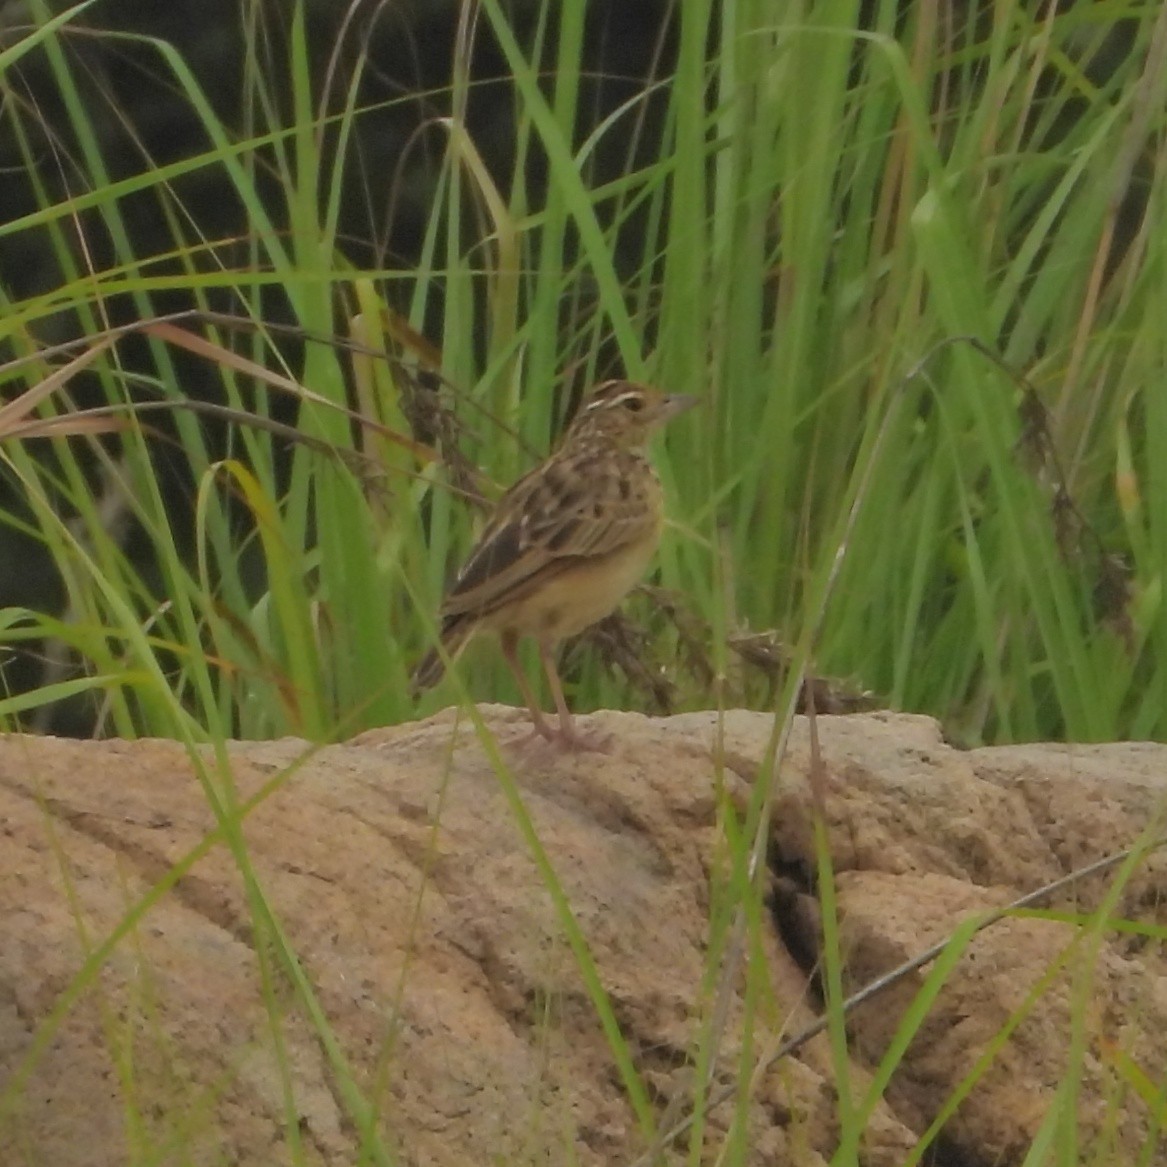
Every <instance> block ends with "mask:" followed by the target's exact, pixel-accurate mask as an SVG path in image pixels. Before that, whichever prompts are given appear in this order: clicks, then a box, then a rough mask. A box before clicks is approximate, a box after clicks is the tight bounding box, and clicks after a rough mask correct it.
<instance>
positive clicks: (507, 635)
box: [500, 630, 556, 742]
mask: <svg viewBox="0 0 1167 1167" xmlns="http://www.w3.org/2000/svg"><path fill="white" fill-rule="evenodd" d="M500 639H501V641H502V658H503V660H505V661H506V663H507V668H509V669H510V670H511V673H512V675H513V676H514V678H515V682H516V683H517V684H518V686H519V692H520V693H522V695H523V700H524V701H526V703H527V708H528V709H529V710H530V711H531V720H532V721H533V722H534V723H535V733H536V734H538V735H539V736H540V737H544V738H546V739H547V740H548V741H549V742H553V741H555V740H556V738H555V730H553V729H552V728H551V723H550V722H549V721H548V720H547V718H546V717H544V716H543V710H542V709H540V708H539V702H538V701H536V700H535V694H534V691H533V690H532V689H531V685H530V682H529V681H528V680H527V678H526V676H525V675H524V673H523V669H522V666H521V665H520V664H519V654H518V646H519V637H518V635H517V633H514V632H511V631H509V630H508V631H506V632H504V633H503V634H502V636H501V637H500ZM553 687H554V686H553Z"/></svg>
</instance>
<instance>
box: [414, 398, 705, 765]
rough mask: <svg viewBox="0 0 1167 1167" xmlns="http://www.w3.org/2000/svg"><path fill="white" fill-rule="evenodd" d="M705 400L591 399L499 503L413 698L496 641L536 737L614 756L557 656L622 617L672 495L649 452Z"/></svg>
mask: <svg viewBox="0 0 1167 1167" xmlns="http://www.w3.org/2000/svg"><path fill="white" fill-rule="evenodd" d="M696 401H697V398H696V397H691V396H687V395H684V394H677V393H666V392H664V391H663V390H661V389H658V388H655V387H654V386H651V385H644V384H639V383H636V382H633V381H623V380H614V381H605V382H604V383H603V384H601V385H599V386H597V387H596V388H595V389H593V390H592V392H591V393H590V394H589V395H588V396H587V397H586V399H585V400H584V402H583V404H582V405H581V406H580V408H579V410H578V411H577V412H576V415H575V417H574V418H573V420H572V422H571V424H570V425H569V426H568V429H567V433H566V435H565V436H564V438H563V441H562V442H561V443H560V445H559V447H558V448H557V449H556V450H555V451H554V452H553V453H552V454H551V455H550V456H549V457H548V458H547V459H546V460H545V461H544V462H542V463H540V464H539V465H538V466H536V467H535V468H534V469H533V470H531V471H529V472H528V473H527V474H525V475H524V476H523V477H522V478H520V479H519V480H518V481H517V482H515V483H514V485H513V486H511V487H510V489H509V490H507V491H506V492H505V493H504V494H503V495H502V497H501V498H500V499H499V501H498V503H497V505H496V506H495V508H494V511H493V512H492V514H491V517H490V519H489V521H488V522H487V524H486V527H485V528H484V529H483V531H482V534H481V536H480V537H479V539H478V541H477V543H476V544H475V546H474V548H473V549H472V550H471V552H470V554H469V556H468V557H467V558H466V561H465V563H464V565H463V566H462V569H461V570H460V571H459V572H458V574H457V576H456V577H455V579H454V583H453V584H452V586H451V587H450V589H449V590H448V591H447V593H446V596H445V599H444V600H443V602H442V605H441V609H440V611H439V613H438V639H439V642H440V645H441V648H440V649H439V648H436V647H435V648H434V649H432V650H431V651H430V652H429V653H428V654H427V655H426V656H425V657H424V658H423V659H422V660H421V662H420V663H419V664H418V665H417V667H416V668H415V670H414V672H413V677H412V682H411V688H412V689H413V691H414V693H415V694H417V693H420V692H421V691H422V690H423V689H427V688H429V687H430V686H431V685H434V684H436V683H437V682H438V680H440V678H441V676H442V673H443V672H444V671H445V665H446V662H447V661H453V660H455V659H457V657H458V656H459V654H460V653H461V652H462V650H463V649H464V648H465V647H466V645H467V644H468V643H469V642H470V640H471V639H472V638H473V637H474V636H475V635H476V634H478V633H480V632H495V633H497V634H498V636H499V641H500V646H501V649H502V655H503V659H504V660H505V661H506V664H507V667H508V668H509V669H510V671H511V673H512V674H513V676H514V678H515V681H516V682H517V684H518V687H519V691H520V692H521V693H522V695H523V700H524V701H525V702H526V705H527V708H528V709H529V710H530V713H531V720H532V722H533V732H532V734H531V737H532V738H535V737H542V738H544V739H546V740H547V741H549V742H552V743H556V744H558V745H560V746H562V747H565V748H567V749H572V750H581V749H603V748H605V747H604V743H602V742H600V741H598V740H597V739H593V738H592V737H590V736H588V735H585V734H583V733H581V732H580V731H579V730H578V729H577V728H576V725H575V722H574V720H573V718H572V715H571V710H570V709H569V708H568V706H567V701H566V700H565V698H564V696H563V685H562V683H561V681H560V679H559V672H558V670H557V668H556V665H555V649H556V646H557V645H558V644H559V643H560V642H561V641H563V640H565V639H566V638H567V637H569V636H575V635H576V634H577V633H580V632H582V631H583V630H584V629H585V628H588V627H590V626H591V625H592V624H594V623H596V621H598V620H601V619H603V617H605V616H607V615H608V614H609V613H610V612H612V611H614V610H615V608H616V607H617V606H618V605H619V603H620V601H621V600H623V599H624V597H625V596H626V595H627V594H628V592H629V591H631V590H632V588H633V587H634V586H635V585H636V583H637V582H638V581H639V580H640V578H641V577H642V576H643V575H644V573H645V571H646V570H647V569H648V565H649V563H650V561H651V560H652V557H653V555H654V554H655V552H656V548H657V544H658V543H659V542H660V536H661V531H662V529H663V527H664V492H663V490H662V489H661V484H660V479H659V478H658V477H657V473H656V470H655V469H654V468H653V465H652V463H651V461H649V457H648V452H647V444H648V441H649V439H650V438H651V437H652V435H653V434H654V433H655V432H656V431H657V430H659V429H660V428H661V427H662V426H663V425H664V424H665V423H666V422H667V421H669V420H670V419H671V418H673V417H675V416H676V415H677V414H679V413H682V412H683V411H684V410H686V409H689V408H690V407H691V406H693V405H694V404H696ZM525 636H528V637H532V638H533V639H534V640H535V642H536V644H537V645H538V649H539V659H540V661H541V663H542V666H543V670H544V672H545V673H546V674H547V681H548V683H549V685H550V687H551V694H552V697H553V698H554V700H555V709H556V713H557V715H558V727H555V726H553V725H552V724H551V722H550V721H549V720H548V718H547V717H546V715H545V714H544V713H543V711H542V709H541V708H540V707H539V702H538V700H537V699H536V697H535V693H534V691H533V689H532V687H531V684H530V682H529V681H528V679H527V677H526V676H525V674H524V673H523V670H522V667H521V665H520V663H519V657H518V645H519V642H520V640H521V639H522V638H523V637H525Z"/></svg>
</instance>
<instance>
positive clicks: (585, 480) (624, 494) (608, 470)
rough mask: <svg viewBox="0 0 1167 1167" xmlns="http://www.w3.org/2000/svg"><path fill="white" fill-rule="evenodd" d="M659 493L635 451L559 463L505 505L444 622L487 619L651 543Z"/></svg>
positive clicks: (450, 600)
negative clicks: (570, 575)
mask: <svg viewBox="0 0 1167 1167" xmlns="http://www.w3.org/2000/svg"><path fill="white" fill-rule="evenodd" d="M646 470H647V472H648V473H647V474H646V473H645V471H646ZM658 490H659V488H658V487H657V485H656V478H655V475H653V473H652V470H651V467H650V466H648V465H647V463H645V462H644V461H643V460H642V458H641V456H640V455H639V454H636V453H633V452H631V451H619V457H616V458H615V459H614V458H613V455H612V452H611V451H605V452H604V453H603V456H598V455H597V454H596V453H595V452H592V451H587V450H584V451H576V452H574V453H572V454H569V455H563V456H560V457H556V458H552V459H551V460H550V461H549V462H546V463H544V464H543V465H542V466H540V467H538V468H537V469H535V470H533V471H532V472H531V473H530V474H528V475H526V476H525V477H524V478H520V479H519V481H518V482H516V483H515V484H514V486H512V487H511V488H510V490H508V491H507V492H506V494H504V495H503V497H502V498H501V499H500V500H499V502H498V506H497V508H496V509H495V513H494V517H493V518H492V519H491V521H490V523H489V524H488V525H487V527H486V530H485V531H483V533H482V537H481V538H480V539H479V541H478V543H477V545H476V546H475V548H474V550H473V551H472V552H471V553H470V556H469V558H468V559H467V560H466V564H465V566H464V567H463V568H462V570H461V572H459V574H458V578H457V580H455V582H454V586H453V587H452V588H451V589H450V592H449V594H448V595H447V596H446V599H445V602H444V603H443V605H442V617H443V619H444V620H445V621H451V620H455V619H457V618H459V617H465V616H483V615H486V614H488V613H490V612H492V611H494V610H495V609H496V608H498V607H500V606H501V605H503V604H506V603H510V602H513V601H515V600H518V599H521V598H522V597H523V596H525V595H528V594H529V593H530V592H531V591H532V590H534V589H535V588H537V587H539V586H540V584H541V583H543V582H544V581H546V580H548V579H551V578H553V577H554V576H556V575H558V574H559V573H560V572H561V571H563V570H564V569H565V568H567V567H570V566H571V565H572V564H573V563H575V562H578V561H579V560H580V559H581V558H586V559H596V560H600V559H604V558H606V557H607V556H609V555H611V554H613V553H615V552H617V551H619V550H620V549H621V548H623V547H626V546H629V545H630V544H634V543H636V542H639V541H640V540H642V539H646V538H651V537H652V535H653V533H654V532H655V530H656V528H657V527H658V526H659V523H660V508H659V502H658V501H657V500H658V495H657V492H658Z"/></svg>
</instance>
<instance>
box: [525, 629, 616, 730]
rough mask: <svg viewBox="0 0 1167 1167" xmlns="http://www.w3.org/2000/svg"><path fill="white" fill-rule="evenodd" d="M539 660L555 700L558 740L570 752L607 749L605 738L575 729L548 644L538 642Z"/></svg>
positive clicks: (541, 641) (552, 653)
mask: <svg viewBox="0 0 1167 1167" xmlns="http://www.w3.org/2000/svg"><path fill="white" fill-rule="evenodd" d="M539 659H540V660H541V661H542V662H543V671H544V672H545V673H546V674H547V682H548V684H549V685H550V686H551V695H552V697H554V698H555V708H556V710H557V711H558V713H559V740H560V741H561V742H562V743H563V744H564V745H565V746H566V747H567V748H568V749H570V750H605V749H607V746H608V739H607V738H606V737H604V738H600V737H595V736H594V735H592V734H582V733H580V732H579V730H578V729H576V728H575V719H574V718H573V717H572V716H571V710H570V709H568V707H567V700H566V699H565V698H564V696H563V685H562V683H561V682H560V680H559V670H558V669H557V668H556V667H555V651H554V649H553V647H552V645H551V644H550V643H549V642H547V641H544V640H540V641H539Z"/></svg>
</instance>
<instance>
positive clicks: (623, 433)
mask: <svg viewBox="0 0 1167 1167" xmlns="http://www.w3.org/2000/svg"><path fill="white" fill-rule="evenodd" d="M696 404H697V398H696V397H688V396H685V395H683V394H680V393H665V392H664V391H663V390H660V389H655V388H653V387H652V386H651V385H640V384H637V383H636V382H634V381H605V382H604V383H603V384H602V385H598V386H596V388H595V389H593V390H592V392H591V393H590V394H589V395H588V397H587V399H586V400H585V401H584V403H583V405H581V406H580V408H579V410H578V411H577V413H576V415H575V417H574V419H573V420H572V423H571V426H570V428H569V429H568V431H567V438H568V441H578V440H580V439H586V438H593V437H594V438H601V439H603V440H604V441H609V442H615V443H616V444H617V445H620V446H625V447H636V446H643V445H644V444H645V443H646V442H647V441H648V439H649V438H650V437H651V436H652V435H653V433H654V432H655V431H656V430H658V429H660V427H661V426H663V425H664V424H665V422H666V421H668V420H669V418H671V417H676V415H677V414H678V413H682V412H684V410H686V409H688V408H689V407H690V406H692V405H696Z"/></svg>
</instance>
